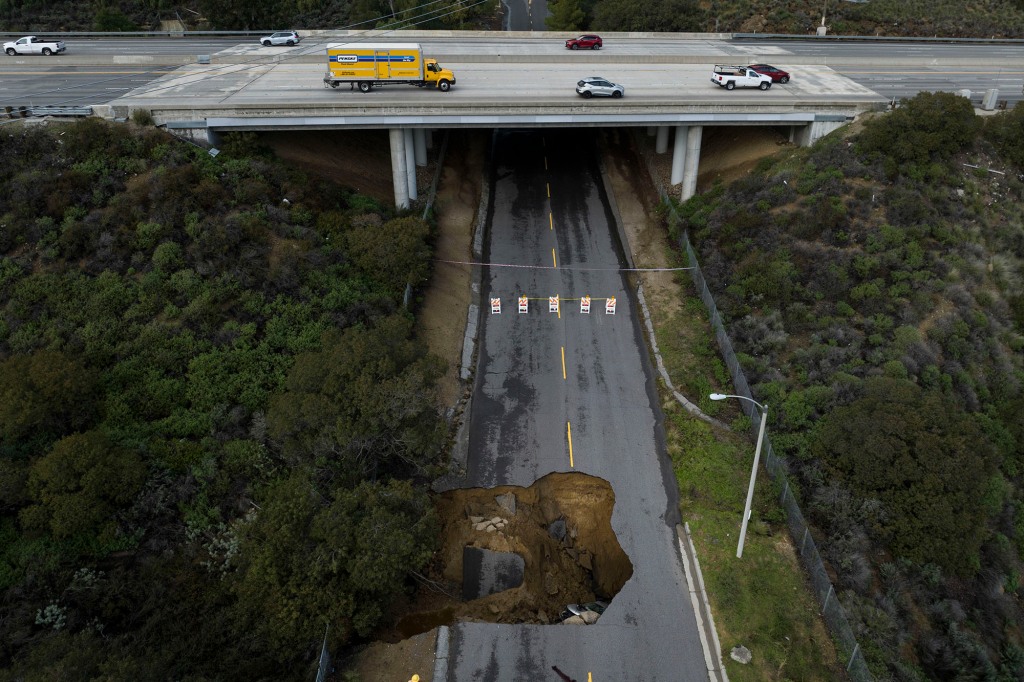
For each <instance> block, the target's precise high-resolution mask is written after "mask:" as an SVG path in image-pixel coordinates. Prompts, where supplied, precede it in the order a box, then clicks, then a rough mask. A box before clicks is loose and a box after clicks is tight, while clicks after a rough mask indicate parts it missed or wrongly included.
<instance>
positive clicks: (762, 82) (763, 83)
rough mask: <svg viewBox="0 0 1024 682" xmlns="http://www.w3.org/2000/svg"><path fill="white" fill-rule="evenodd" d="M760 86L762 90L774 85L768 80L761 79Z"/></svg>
mask: <svg viewBox="0 0 1024 682" xmlns="http://www.w3.org/2000/svg"><path fill="white" fill-rule="evenodd" d="M760 87H761V89H762V90H767V89H768V88H770V87H772V84H771V83H769V82H768V81H761V86H760Z"/></svg>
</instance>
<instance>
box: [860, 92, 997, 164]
mask: <svg viewBox="0 0 1024 682" xmlns="http://www.w3.org/2000/svg"><path fill="white" fill-rule="evenodd" d="M980 128H981V121H980V119H978V117H977V116H976V115H975V114H974V108H973V107H972V106H971V102H970V100H968V99H967V98H966V97H960V96H959V95H954V94H953V93H950V92H922V93H919V94H917V95H916V96H914V97H912V98H910V99H907V100H903V101H902V102H901V103H900V106H899V108H897V109H895V110H894V111H891V112H889V113H888V114H886V115H884V116H879V117H877V118H875V119H872V120H871V121H868V123H867V124H865V126H864V130H863V131H862V132H861V134H860V137H859V138H858V141H857V145H858V148H859V149H860V150H861V151H862V152H864V153H867V154H875V155H878V156H880V157H882V158H884V159H886V160H887V161H888V164H887V165H888V166H889V171H890V174H892V173H893V172H894V171H895V170H897V169H899V168H904V167H908V166H924V165H926V164H928V163H930V162H932V161H945V160H947V159H949V158H951V157H952V156H953V155H954V154H956V153H957V152H959V151H960V150H961V149H963V148H964V147H966V146H967V145H968V144H970V143H971V142H973V141H974V139H975V137H976V136H977V134H978V131H979V129H980Z"/></svg>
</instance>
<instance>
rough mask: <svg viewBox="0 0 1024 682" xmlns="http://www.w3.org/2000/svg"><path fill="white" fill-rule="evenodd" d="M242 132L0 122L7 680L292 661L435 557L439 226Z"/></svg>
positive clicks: (372, 620) (346, 632) (194, 672)
mask: <svg viewBox="0 0 1024 682" xmlns="http://www.w3.org/2000/svg"><path fill="white" fill-rule="evenodd" d="M252 142H253V140H252V139H251V138H246V137H239V138H236V139H234V140H229V141H228V142H227V144H225V145H223V147H224V151H223V152H222V153H221V154H220V155H219V156H218V157H217V158H212V157H210V156H209V155H208V154H205V153H204V152H203V151H202V150H199V149H197V148H195V147H193V146H190V145H187V144H184V143H182V142H180V141H177V140H175V139H174V138H172V137H170V136H168V135H167V134H165V133H163V132H158V131H156V130H154V129H151V128H150V129H129V128H128V127H126V126H123V125H122V126H118V125H112V124H108V123H104V122H100V121H98V120H94V119H90V120H86V121H82V122H80V123H77V124H74V125H66V126H59V127H56V126H53V127H47V128H46V129H43V128H39V127H31V128H30V127H24V126H22V127H18V126H8V127H5V128H4V129H3V134H2V135H0V151H2V153H3V155H4V157H5V158H17V159H19V163H17V164H5V165H4V166H3V167H2V168H0V225H2V229H0V594H2V597H0V604H2V606H0V669H3V670H5V671H6V672H4V673H0V678H2V679H7V678H8V676H9V677H10V678H11V679H23V678H24V676H29V677H33V676H35V677H42V676H46V677H52V678H53V679H68V680H74V679H96V678H106V679H183V678H192V679H199V678H207V679H218V678H220V679H223V678H235V679H237V678H241V677H253V678H263V679H266V678H273V679H288V678H303V679H305V678H306V675H305V667H304V665H305V664H306V663H308V662H309V661H311V660H312V659H313V658H314V657H315V652H316V647H317V646H318V644H319V639H320V638H321V637H322V636H323V623H324V621H325V619H330V620H331V622H332V623H335V624H336V627H335V628H334V629H332V638H333V643H334V644H335V645H339V644H343V643H345V642H346V641H348V640H349V639H350V638H353V637H359V636H363V635H366V634H367V633H368V632H369V631H370V630H371V629H372V628H373V627H374V626H376V625H377V624H378V623H380V622H381V621H382V619H384V618H386V617H387V614H388V609H389V606H390V604H391V601H392V600H393V599H394V598H395V597H396V595H400V594H401V593H402V591H403V590H404V589H405V588H406V587H407V585H406V580H407V578H408V571H409V570H410V569H412V570H414V569H416V568H417V567H418V566H420V565H422V563H423V562H424V561H425V560H426V558H427V557H429V555H430V553H431V551H432V546H433V545H432V543H433V542H434V541H435V536H436V533H434V532H433V530H432V528H433V526H432V524H433V523H434V521H433V516H432V512H431V511H430V505H429V503H428V498H427V496H426V493H425V491H424V489H423V488H422V486H420V485H418V484H416V483H415V481H423V480H426V479H427V478H428V477H429V476H430V475H431V474H432V473H433V471H434V469H435V467H436V465H437V462H438V459H439V456H440V453H441V447H442V444H443V440H444V438H445V435H446V431H445V426H444V424H443V422H442V421H441V420H440V419H439V417H438V415H437V414H436V411H435V410H434V408H433V407H432V406H433V404H434V403H433V401H432V400H431V389H432V385H433V382H434V380H435V379H436V377H437V376H438V369H437V361H436V360H435V359H432V358H431V357H429V356H428V355H427V354H426V352H425V350H424V348H423V347H422V345H420V344H419V343H417V342H416V341H415V339H413V337H412V324H411V320H410V318H409V314H408V313H407V312H405V311H403V310H401V309H400V307H399V302H400V301H401V298H402V295H403V293H404V289H405V285H406V283H407V282H411V283H412V284H414V285H415V284H418V283H419V282H421V281H422V280H423V278H424V277H425V276H426V275H427V272H428V265H429V258H430V253H431V249H430V238H431V234H430V227H429V225H427V224H425V223H424V222H423V221H421V220H419V219H417V218H414V217H411V216H394V215H391V214H390V213H389V212H388V211H386V210H385V209H384V208H382V207H379V206H376V205H375V204H374V203H373V202H372V201H371V200H368V199H366V198H365V197H360V196H357V195H353V194H351V193H350V192H348V191H346V190H344V189H341V188H339V187H336V186H333V185H330V184H327V183H323V182H317V181H315V180H314V179H313V178H309V177H304V176H301V175H299V174H297V173H295V172H293V171H290V170H288V169H286V168H285V167H284V166H282V165H281V164H279V163H277V162H276V161H275V160H274V159H273V158H271V157H269V156H265V155H262V154H260V153H259V152H258V151H256V150H253V151H252V152H250V153H241V152H240V151H239V150H243V149H245V148H246V147H247V146H249V147H250V148H251V147H252ZM384 242H386V244H385V243H384ZM388 244H390V247H391V248H390V249H388ZM396 244H397V245H400V248H397V249H395V245H396ZM382 248H385V249H388V251H389V257H388V258H387V259H386V260H387V267H383V268H382V267H380V266H379V262H382V261H379V260H378V258H379V256H380V254H379V251H380V250H381V249H382ZM392 249H393V250H392ZM340 557H343V559H341V558H340Z"/></svg>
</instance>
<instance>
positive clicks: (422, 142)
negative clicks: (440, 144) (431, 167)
mask: <svg viewBox="0 0 1024 682" xmlns="http://www.w3.org/2000/svg"><path fill="white" fill-rule="evenodd" d="M412 137H413V140H415V142H416V165H417V166H419V167H420V168H422V167H424V166H426V165H427V131H426V130H424V129H423V128H413V129H412Z"/></svg>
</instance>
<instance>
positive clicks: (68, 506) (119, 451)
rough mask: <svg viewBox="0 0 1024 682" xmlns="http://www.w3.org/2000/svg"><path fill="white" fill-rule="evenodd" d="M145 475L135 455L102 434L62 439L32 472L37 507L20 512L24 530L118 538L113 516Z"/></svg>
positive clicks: (59, 535) (30, 483)
mask: <svg viewBox="0 0 1024 682" xmlns="http://www.w3.org/2000/svg"><path fill="white" fill-rule="evenodd" d="M145 476H146V470H145V466H144V465H143V463H142V460H141V458H140V457H139V456H138V454H136V453H135V452H133V451H131V450H127V449H124V448H120V447H117V446H116V445H114V444H113V443H111V442H110V440H109V439H108V438H107V436H106V435H105V434H103V433H101V432H99V431H88V432H86V433H81V434H79V433H76V434H74V435H71V436H68V437H66V438H63V439H61V440H59V441H57V443H56V444H55V445H54V446H53V449H52V450H50V452H49V453H48V454H47V455H45V456H44V457H41V458H39V459H38V460H37V461H36V462H35V463H34V464H33V465H32V468H31V470H30V472H29V479H28V488H29V494H30V495H31V498H32V500H33V504H31V505H29V506H28V507H26V508H25V509H23V510H22V511H21V514H20V517H21V521H22V523H23V524H24V525H26V526H28V527H30V528H36V529H46V530H48V531H49V532H50V533H52V534H53V536H54V537H55V538H60V539H63V538H74V537H80V536H86V537H95V538H97V539H99V540H100V541H101V542H110V541H111V540H113V539H114V537H115V533H116V530H117V524H116V522H115V521H114V518H113V517H114V514H115V513H116V512H117V511H118V510H119V509H122V508H124V507H126V506H127V505H129V504H130V503H131V502H132V500H133V499H134V498H135V494H136V493H138V491H139V488H140V487H141V486H142V483H143V481H144V479H145Z"/></svg>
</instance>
